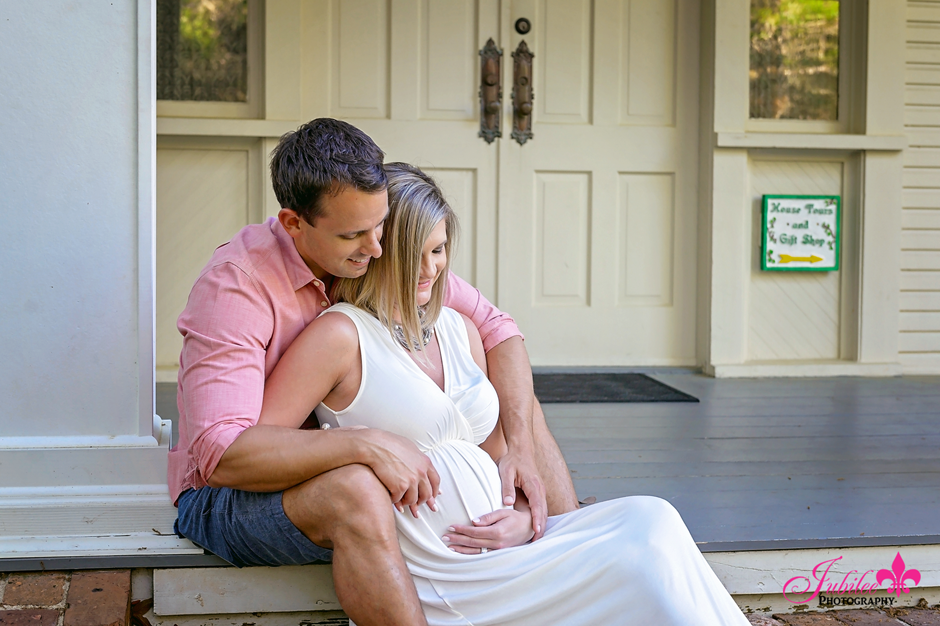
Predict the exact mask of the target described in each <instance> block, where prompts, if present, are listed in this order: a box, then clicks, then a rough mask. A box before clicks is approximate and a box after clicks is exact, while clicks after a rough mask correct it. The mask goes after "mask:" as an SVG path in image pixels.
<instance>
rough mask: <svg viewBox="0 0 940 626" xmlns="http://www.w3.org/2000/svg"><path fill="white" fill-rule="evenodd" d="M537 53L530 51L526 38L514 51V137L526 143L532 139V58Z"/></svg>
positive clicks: (521, 142) (521, 143)
mask: <svg viewBox="0 0 940 626" xmlns="http://www.w3.org/2000/svg"><path fill="white" fill-rule="evenodd" d="M533 58H535V55H534V54H532V53H531V52H530V51H529V46H527V45H526V42H525V40H522V41H521V42H519V46H518V47H517V48H516V51H515V52H513V53H512V76H513V79H512V113H513V115H512V138H513V139H515V140H516V141H518V142H519V145H520V146H521V145H523V144H525V142H526V141H528V140H529V139H532V137H533V134H532V101H533V100H534V99H535V94H534V93H533V91H532V59H533Z"/></svg>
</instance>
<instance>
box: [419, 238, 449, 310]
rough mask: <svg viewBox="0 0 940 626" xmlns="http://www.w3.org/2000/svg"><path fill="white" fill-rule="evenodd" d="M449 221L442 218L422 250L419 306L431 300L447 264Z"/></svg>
mask: <svg viewBox="0 0 940 626" xmlns="http://www.w3.org/2000/svg"><path fill="white" fill-rule="evenodd" d="M445 243H447V223H446V222H445V221H444V220H441V221H439V222H438V223H437V226H435V227H434V230H432V231H431V235H430V236H429V237H428V239H427V241H425V242H424V249H423V250H421V271H420V272H419V273H418V302H417V304H418V306H424V305H425V304H427V303H428V302H430V301H431V288H432V287H433V286H434V283H436V282H437V279H438V278H440V276H441V272H443V271H444V266H445V265H446V264H447V249H446V248H445V246H444V244H445Z"/></svg>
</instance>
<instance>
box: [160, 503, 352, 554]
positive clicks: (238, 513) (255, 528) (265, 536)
mask: <svg viewBox="0 0 940 626" xmlns="http://www.w3.org/2000/svg"><path fill="white" fill-rule="evenodd" d="M282 494H283V492H280V491H278V492H275V493H255V492H251V491H240V490H238V489H229V488H228V487H221V488H218V489H216V488H213V487H203V488H201V489H189V490H187V491H184V492H183V493H182V494H181V495H180V497H179V514H178V516H177V519H176V524H175V525H174V530H176V534H178V535H180V536H181V537H185V538H187V539H189V540H190V541H192V542H193V543H195V544H196V545H198V546H199V547H201V548H204V549H206V550H208V551H209V552H212V553H213V554H215V555H217V556H219V557H221V558H223V559H225V560H226V561H228V562H229V563H231V564H232V565H235V566H237V567H245V566H249V565H267V566H277V565H306V564H308V563H317V562H324V561H326V562H329V561H332V560H333V551H332V550H328V549H326V548H321V547H320V546H318V545H316V544H315V543H313V542H312V541H310V540H309V539H307V537H306V536H305V535H304V534H303V533H302V532H300V530H299V529H298V528H297V527H296V526H294V524H293V523H292V522H291V521H290V520H289V519H288V518H287V514H286V513H284V507H283V506H282V505H281V495H282Z"/></svg>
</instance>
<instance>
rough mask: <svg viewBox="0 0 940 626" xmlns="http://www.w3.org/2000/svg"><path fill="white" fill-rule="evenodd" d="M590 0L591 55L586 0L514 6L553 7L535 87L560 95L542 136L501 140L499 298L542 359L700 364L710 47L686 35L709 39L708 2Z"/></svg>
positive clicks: (533, 43) (543, 18)
mask: <svg viewBox="0 0 940 626" xmlns="http://www.w3.org/2000/svg"><path fill="white" fill-rule="evenodd" d="M561 5H564V6H561ZM592 8H593V10H592V11H587V12H586V14H587V15H588V16H589V17H590V19H592V20H593V23H590V22H589V26H590V28H589V29H587V32H588V33H594V39H593V41H592V42H590V44H592V45H589V46H588V50H590V51H591V53H592V56H591V63H590V65H588V66H586V65H585V64H584V62H583V59H582V57H581V56H579V55H581V54H582V51H583V49H584V47H583V45H582V44H581V42H582V41H583V35H582V34H581V33H583V32H584V30H585V29H584V28H583V27H582V23H581V22H579V21H578V20H579V17H581V16H583V15H584V14H585V13H584V12H583V5H582V4H580V3H557V4H556V3H554V2H551V1H548V0H545V1H542V2H539V3H537V4H536V3H532V2H518V3H516V2H514V3H513V5H512V13H511V19H510V23H511V22H513V21H514V20H515V19H517V18H518V17H531V16H529V15H522V14H520V12H521V11H532V10H537V11H538V13H537V14H536V18H535V20H533V23H534V24H535V23H536V21H539V22H543V23H542V24H541V26H539V25H538V24H536V27H535V28H534V29H533V32H536V33H537V34H538V35H539V37H538V38H534V39H533V38H530V37H528V36H526V37H525V40H526V43H527V44H528V45H529V47H530V48H531V49H532V50H533V52H534V54H535V64H536V65H537V66H539V64H540V62H541V65H540V66H539V67H537V69H536V76H537V77H538V81H539V82H536V83H535V84H534V90H535V93H536V102H538V98H539V93H546V92H548V95H547V96H546V98H545V99H546V102H545V103H544V104H542V105H537V106H536V112H535V118H534V120H533V121H534V125H533V131H534V138H533V139H531V140H530V141H529V142H527V143H526V144H525V145H524V146H519V145H518V144H516V143H515V142H511V141H506V140H505V138H504V139H503V141H502V142H501V143H500V171H499V207H500V210H499V233H500V241H499V305H500V306H501V307H502V308H503V309H505V310H506V311H508V312H510V313H512V315H513V316H514V317H515V318H516V319H517V321H518V322H519V324H520V327H521V328H522V330H523V332H524V333H525V334H526V344H527V347H528V350H529V354H530V356H531V358H532V362H533V364H536V365H628V364H629V365H636V364H651V365H652V364H656V365H673V364H693V363H694V362H695V345H694V337H695V335H694V332H695V328H694V327H695V243H696V241H695V218H696V179H697V171H696V166H697V162H696V159H695V156H694V155H695V152H696V150H697V148H696V146H697V119H696V109H697V84H698V80H697V75H698V73H697V65H696V63H697V61H696V58H695V54H694V51H695V50H696V49H697V46H696V45H694V43H693V45H685V46H682V47H681V48H680V47H679V46H678V43H679V40H680V39H682V38H686V41H687V42H688V41H692V42H695V41H697V21H698V4H697V3H696V2H693V1H691V0H689V1H682V0H680V1H679V2H671V1H670V2H662V1H660V0H624V1H613V0H596V1H595V2H594V3H593V7H592ZM553 11H557V13H556V16H557V19H558V20H563V21H564V22H566V23H568V24H569V27H568V29H566V30H564V29H561V28H558V29H556V28H554V26H553V23H554V21H553V20H554V19H555V17H556V16H553ZM521 39H523V37H522V36H519V35H517V34H515V33H513V34H512V35H511V37H510V40H511V47H512V48H514V47H515V46H516V45H517V43H518V41H520V40H521ZM553 40H554V41H553ZM556 48H557V49H556ZM679 49H681V50H684V53H683V54H684V57H682V58H680V57H678V56H677V54H676V51H677V50H679ZM558 50H565V51H566V52H565V54H566V55H567V56H565V57H564V58H562V59H560V60H559V56H560V55H559V53H558ZM585 67H587V68H588V75H587V76H585V75H584V74H582V73H580V72H581V71H582V69H583V68H585ZM579 68H581V69H579ZM565 85H567V87H568V94H567V95H566V96H565V97H561V96H559V98H558V99H556V100H555V102H556V103H558V104H557V105H554V104H553V103H552V100H551V94H552V93H553V91H552V90H553V89H556V90H558V91H559V92H560V91H561V89H562V87H563V86H565ZM585 89H587V90H588V91H589V92H590V93H592V94H593V98H592V99H591V100H590V101H589V104H590V109H589V113H588V114H582V115H581V116H580V117H577V118H576V117H575V116H574V113H575V112H576V111H577V109H576V107H575V104H574V103H575V102H578V103H581V102H587V100H586V99H585V98H584V97H583V95H578V97H577V98H574V97H572V96H571V94H583V92H584V90H585ZM566 107H567V108H566ZM565 115H567V117H565ZM580 120H584V121H583V122H580ZM572 122H574V123H572Z"/></svg>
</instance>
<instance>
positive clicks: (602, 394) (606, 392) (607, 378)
mask: <svg viewBox="0 0 940 626" xmlns="http://www.w3.org/2000/svg"><path fill="white" fill-rule="evenodd" d="M533 379H534V383H535V397H536V398H538V399H539V402H542V403H546V402H548V403H550V402H698V398H696V397H694V396H690V395H689V394H687V393H684V392H682V391H679V390H678V389H673V388H672V387H670V386H669V385H664V384H663V383H661V382H659V381H658V380H653V379H652V378H650V377H649V376H647V375H646V374H535V375H534V376H533Z"/></svg>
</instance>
